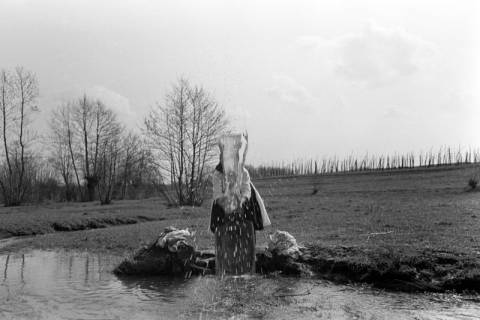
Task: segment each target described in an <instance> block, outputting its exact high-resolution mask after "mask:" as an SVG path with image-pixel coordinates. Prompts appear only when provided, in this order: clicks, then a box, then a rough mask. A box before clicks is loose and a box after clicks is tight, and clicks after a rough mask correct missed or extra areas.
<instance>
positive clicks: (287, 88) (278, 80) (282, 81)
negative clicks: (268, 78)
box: [267, 75, 316, 111]
mask: <svg viewBox="0 0 480 320" xmlns="http://www.w3.org/2000/svg"><path fill="white" fill-rule="evenodd" d="M272 80H273V84H272V86H271V87H269V88H268V89H267V93H268V95H269V96H270V97H272V98H273V99H275V100H277V101H279V102H281V103H282V104H283V105H284V106H286V107H289V108H291V109H293V110H297V111H312V108H313V105H314V104H315V100H316V98H315V97H314V96H313V95H312V94H311V93H310V92H309V91H308V90H307V89H306V88H305V87H304V86H302V85H301V84H299V83H298V82H297V81H295V80H294V79H292V78H290V77H288V76H286V75H274V76H273V77H272Z"/></svg>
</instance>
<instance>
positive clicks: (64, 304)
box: [0, 251, 480, 319]
mask: <svg viewBox="0 0 480 320" xmlns="http://www.w3.org/2000/svg"><path fill="white" fill-rule="evenodd" d="M120 260H121V257H117V256H108V255H100V254H89V253H78V252H73V253H72V252H51V251H33V252H31V253H28V254H25V255H9V256H6V255H4V256H0V267H1V269H0V270H1V272H2V273H1V274H0V277H1V278H0V319H178V318H183V319H217V318H218V319H224V318H231V319H297V318H301V319H311V318H315V319H317V318H322V319H478V317H480V303H479V302H478V301H480V300H479V298H478V297H475V296H473V297H472V296H470V297H466V296H460V295H451V294H445V295H432V294H428V295H427V294H425V295H423V294H405V293H391V292H384V291H380V290H372V289H369V288H367V287H359V286H338V285H333V284H331V283H329V282H325V281H318V280H305V279H295V278H282V277H273V278H265V277H259V276H254V277H245V278H226V279H223V280H220V279H217V278H215V277H197V278H192V279H188V280H187V279H168V278H164V277H149V278H128V279H119V278H117V277H116V276H114V275H113V274H112V273H111V270H112V269H113V267H114V266H115V265H116V264H117V263H119V262H120Z"/></svg>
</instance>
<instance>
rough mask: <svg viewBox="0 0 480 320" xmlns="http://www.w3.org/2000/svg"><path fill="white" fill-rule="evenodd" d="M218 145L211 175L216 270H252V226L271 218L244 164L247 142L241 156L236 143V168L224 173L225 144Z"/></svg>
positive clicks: (234, 272)
mask: <svg viewBox="0 0 480 320" xmlns="http://www.w3.org/2000/svg"><path fill="white" fill-rule="evenodd" d="M232 136H233V137H234V138H236V140H242V141H243V143H244V144H246V143H247V140H246V137H245V136H243V135H242V136H241V137H239V135H236V136H235V135H231V136H230V137H229V138H232ZM234 140H235V139H234ZM219 146H220V162H219V164H218V165H217V166H216V168H215V171H214V173H213V177H212V183H213V205H212V212H211V217H210V230H211V231H212V232H213V233H215V249H216V270H217V274H219V275H225V274H230V275H240V274H245V273H254V272H255V230H262V229H263V228H264V227H266V226H268V225H270V220H269V219H268V215H267V212H266V210H265V206H264V204H263V201H262V199H261V197H260V195H259V194H258V192H257V190H256V189H255V187H254V186H253V184H252V183H251V181H250V175H249V174H248V171H247V170H246V169H245V168H244V166H243V161H244V159H245V153H246V146H243V157H242V156H241V155H240V153H241V150H242V148H241V147H239V146H237V148H236V149H235V150H234V152H231V153H232V154H233V155H234V156H237V155H238V156H237V160H236V161H233V162H235V163H236V166H237V167H238V168H239V170H238V171H237V170H229V172H228V173H225V170H224V163H223V162H224V147H225V146H224V145H223V144H222V142H220V143H219ZM227 158H228V157H227ZM238 158H240V159H238ZM236 166H233V167H236ZM230 167H232V166H230ZM230 169H231V168H230ZM232 172H233V174H232ZM237 172H239V174H237ZM227 178H228V179H227ZM232 179H234V180H235V182H236V184H235V190H233V189H231V181H229V180H232ZM232 190H233V191H232ZM229 191H230V192H229Z"/></svg>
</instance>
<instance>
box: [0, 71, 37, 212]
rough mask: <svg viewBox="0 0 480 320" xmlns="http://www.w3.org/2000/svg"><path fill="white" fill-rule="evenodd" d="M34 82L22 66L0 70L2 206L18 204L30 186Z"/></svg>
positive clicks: (0, 179) (35, 85)
mask: <svg viewBox="0 0 480 320" xmlns="http://www.w3.org/2000/svg"><path fill="white" fill-rule="evenodd" d="M37 97H38V83H37V79H36V77H35V75H34V74H33V73H32V72H30V71H26V70H25V69H23V68H22V67H17V68H16V69H15V71H14V72H13V73H9V72H7V71H5V70H2V71H1V72H0V109H1V110H0V113H1V115H0V116H1V125H2V135H3V137H2V140H3V149H4V153H3V159H2V164H1V165H2V172H1V176H0V187H1V190H2V194H3V199H4V205H5V206H17V205H20V204H21V203H22V202H23V201H24V199H25V195H26V191H27V189H28V187H29V185H31V181H29V179H30V178H32V175H31V174H29V170H28V169H29V164H28V163H27V162H28V161H29V160H30V159H33V156H32V150H31V148H30V145H31V141H32V139H33V138H34V137H35V136H34V135H33V134H32V132H30V131H29V128H30V124H31V115H32V112H34V111H36V106H35V101H36V99H37Z"/></svg>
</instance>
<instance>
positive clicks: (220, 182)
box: [212, 168, 251, 203]
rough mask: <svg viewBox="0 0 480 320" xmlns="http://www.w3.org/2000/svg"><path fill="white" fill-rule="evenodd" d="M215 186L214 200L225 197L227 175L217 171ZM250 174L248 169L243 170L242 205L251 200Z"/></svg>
mask: <svg viewBox="0 0 480 320" xmlns="http://www.w3.org/2000/svg"><path fill="white" fill-rule="evenodd" d="M212 184H213V197H212V198H213V200H216V199H218V198H221V197H223V196H224V195H225V175H224V174H223V173H221V172H219V171H218V170H215V171H214V173H213V177H212ZM250 194H251V189H250V174H249V173H248V171H247V169H245V168H243V175H242V183H241V184H240V200H241V203H243V201H245V200H246V199H250Z"/></svg>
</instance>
